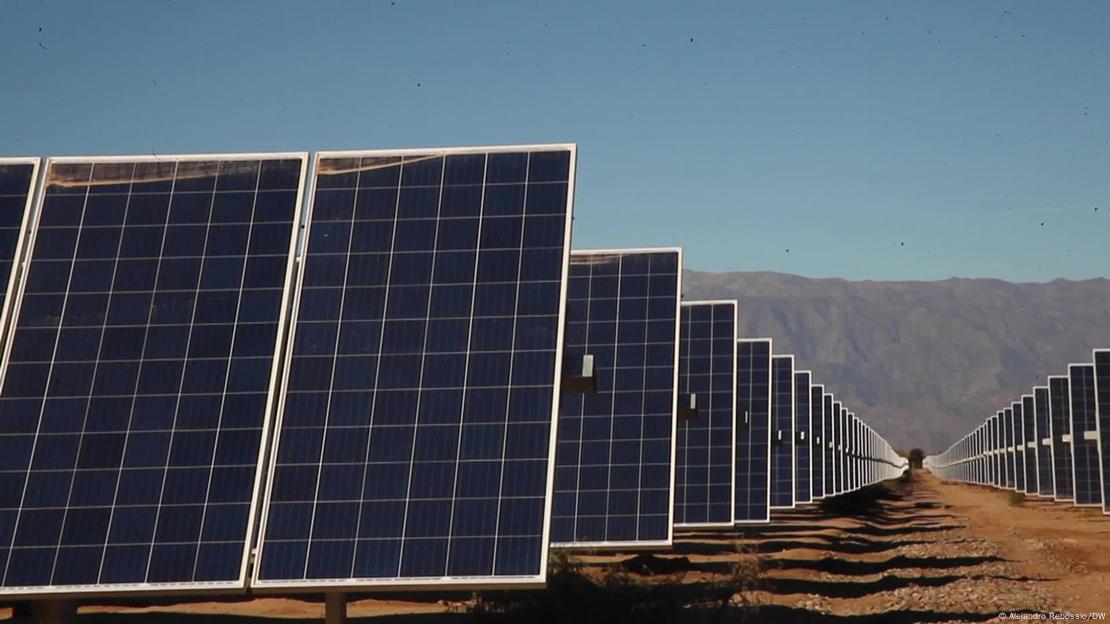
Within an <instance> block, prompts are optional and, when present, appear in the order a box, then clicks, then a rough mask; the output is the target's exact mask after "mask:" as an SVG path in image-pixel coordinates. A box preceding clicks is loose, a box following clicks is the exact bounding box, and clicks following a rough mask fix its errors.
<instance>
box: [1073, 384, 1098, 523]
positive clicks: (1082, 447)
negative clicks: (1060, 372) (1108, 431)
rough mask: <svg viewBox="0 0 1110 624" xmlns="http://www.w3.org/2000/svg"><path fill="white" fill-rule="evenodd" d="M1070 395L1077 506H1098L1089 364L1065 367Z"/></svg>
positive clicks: (1094, 410) (1093, 387)
mask: <svg viewBox="0 0 1110 624" xmlns="http://www.w3.org/2000/svg"><path fill="white" fill-rule="evenodd" d="M1068 380H1069V388H1068V391H1069V394H1070V395H1071V439H1072V445H1071V446H1072V471H1073V472H1072V474H1073V478H1074V480H1075V485H1074V494H1075V504H1076V505H1077V506H1088V505H1092V506H1095V505H1097V506H1099V507H1101V506H1102V474H1101V472H1100V469H1099V465H1098V464H1099V461H1098V440H1097V438H1094V439H1089V438H1088V435H1094V434H1095V432H1096V429H1095V427H1097V423H1096V421H1095V419H1096V417H1097V413H1096V409H1097V407H1096V405H1095V367H1094V366H1093V365H1091V364H1072V365H1070V366H1068Z"/></svg>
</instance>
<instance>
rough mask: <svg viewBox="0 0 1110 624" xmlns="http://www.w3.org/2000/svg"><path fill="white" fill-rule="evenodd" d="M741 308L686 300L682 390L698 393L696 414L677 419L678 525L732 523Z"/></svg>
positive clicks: (682, 392)
mask: <svg viewBox="0 0 1110 624" xmlns="http://www.w3.org/2000/svg"><path fill="white" fill-rule="evenodd" d="M737 309H738V308H737V304H736V302H735V301H723V302H690V303H683V304H682V325H681V328H680V339H679V340H680V345H679V376H678V391H679V394H680V395H694V396H695V397H696V400H697V414H696V416H695V417H694V418H693V419H689V420H686V419H683V420H679V421H678V431H677V440H676V450H675V462H676V465H675V506H674V513H675V516H674V523H675V526H698V525H701V526H707V525H725V526H729V525H731V524H732V506H733V492H734V485H733V478H734V471H733V462H734V459H735V455H734V453H733V451H732V444H733V421H734V420H735V417H736V328H737V318H738V317H737Z"/></svg>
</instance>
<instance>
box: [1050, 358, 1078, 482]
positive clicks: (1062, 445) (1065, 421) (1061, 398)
mask: <svg viewBox="0 0 1110 624" xmlns="http://www.w3.org/2000/svg"><path fill="white" fill-rule="evenodd" d="M1048 415H1049V417H1050V419H1051V420H1052V466H1053V469H1052V480H1053V483H1055V484H1056V492H1055V495H1054V497H1053V498H1055V499H1056V500H1058V501H1070V500H1075V482H1074V480H1073V479H1072V463H1071V450H1072V449H1071V393H1070V392H1069V390H1068V377H1067V376H1066V375H1053V376H1051V377H1049V378H1048Z"/></svg>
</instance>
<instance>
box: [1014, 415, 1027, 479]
mask: <svg viewBox="0 0 1110 624" xmlns="http://www.w3.org/2000/svg"><path fill="white" fill-rule="evenodd" d="M1022 411H1023V410H1022V405H1021V401H1016V402H1014V403H1011V404H1010V416H1011V418H1013V423H1014V424H1013V427H1014V478H1015V482H1014V489H1016V490H1017V491H1018V492H1027V491H1028V487H1027V484H1026V482H1025V477H1026V470H1025V464H1026V462H1025V417H1024V415H1023V414H1022Z"/></svg>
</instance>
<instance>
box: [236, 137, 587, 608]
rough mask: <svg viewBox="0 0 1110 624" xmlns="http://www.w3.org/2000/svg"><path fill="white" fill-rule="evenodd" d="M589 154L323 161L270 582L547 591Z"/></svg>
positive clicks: (265, 570) (489, 151) (518, 152)
mask: <svg viewBox="0 0 1110 624" xmlns="http://www.w3.org/2000/svg"><path fill="white" fill-rule="evenodd" d="M574 158H575V150H574V147H573V146H568V145H554V146H537V147H508V148H464V149H429V150H404V151H370V152H329V153H319V154H317V155H316V160H315V171H314V175H313V182H314V184H313V188H314V191H313V195H312V198H311V204H310V206H309V212H308V214H309V216H308V223H307V226H306V228H307V229H306V243H305V247H304V251H303V253H302V261H301V263H300V269H299V272H300V273H299V277H298V280H299V282H298V285H299V289H300V290H299V295H298V298H297V301H296V302H295V303H294V317H293V322H292V334H291V336H290V339H289V340H290V344H291V349H290V353H289V355H288V358H287V362H286V365H285V370H284V375H283V381H282V395H281V397H280V399H279V406H280V408H279V412H278V421H277V422H278V428H277V437H276V439H275V442H274V449H273V451H272V454H273V461H272V465H271V476H270V479H269V483H268V487H267V491H266V497H265V501H264V506H263V509H262V520H263V524H262V527H261V533H262V539H261V542H260V547H259V548H260V549H259V552H258V556H257V560H258V564H257V565H256V566H255V572H254V579H253V582H252V585H253V586H255V587H256V588H263V589H272V588H284V589H306V588H317V589H318V588H320V587H324V586H332V587H351V586H364V587H367V586H383V585H404V586H409V587H413V586H415V587H419V586H442V585H452V584H462V585H483V584H486V585H488V584H505V585H509V584H519V583H524V584H529V583H530V584H538V583H540V582H542V581H543V579H544V570H545V567H546V560H547V547H548V539H547V537H548V521H547V518H548V517H549V516H548V514H549V511H550V505H549V501H550V492H551V489H550V488H551V482H552V481H551V479H552V468H553V466H552V462H551V456H552V453H553V440H552V434H553V428H554V413H555V409H556V407H557V405H558V404H557V397H558V392H559V375H558V371H559V370H560V363H561V358H562V349H561V347H562V337H563V336H562V332H563V326H564V325H563V318H564V314H563V311H564V301H565V296H564V295H565V285H566V272H567V262H568V254H569V241H568V239H569V231H570V207H571V196H572V193H573V188H574V183H573V180H574Z"/></svg>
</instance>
